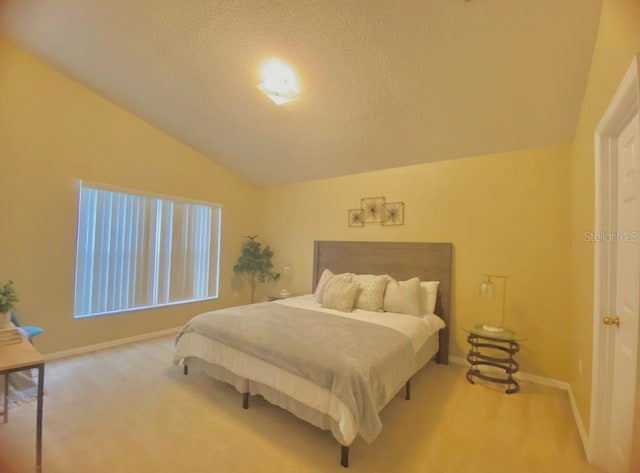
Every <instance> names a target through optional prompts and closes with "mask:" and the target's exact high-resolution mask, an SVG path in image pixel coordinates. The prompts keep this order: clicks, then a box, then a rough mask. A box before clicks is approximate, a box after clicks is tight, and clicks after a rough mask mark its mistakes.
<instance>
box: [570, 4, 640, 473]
mask: <svg viewBox="0 0 640 473" xmlns="http://www.w3.org/2000/svg"><path fill="white" fill-rule="evenodd" d="M638 51H640V1H638V0H605V1H604V3H603V6H602V14H601V18H600V27H599V30H598V38H597V40H596V44H595V48H594V53H593V59H592V63H591V71H590V73H589V79H588V83H587V88H586V91H585V97H584V101H583V105H582V111H581V114H580V119H579V121H578V126H577V128H576V136H575V141H574V145H573V152H572V157H571V175H572V206H571V213H572V226H571V247H572V272H571V277H572V291H571V295H572V298H571V307H572V311H571V325H570V326H569V330H568V331H569V333H571V336H572V352H571V360H570V366H569V368H570V369H569V378H568V379H569V381H570V382H571V386H572V388H573V391H574V394H575V398H576V402H577V405H578V409H579V411H580V415H581V417H582V420H583V422H584V423H585V427H586V428H587V429H588V426H589V415H590V404H591V369H592V350H593V327H592V323H593V251H594V248H593V243H587V242H585V241H583V234H584V232H587V231H593V225H594V204H593V203H594V151H593V136H594V135H593V134H594V130H595V127H596V125H597V124H598V122H599V121H600V118H601V117H602V114H603V113H604V111H605V109H606V108H607V106H608V105H609V102H610V101H611V99H612V97H613V94H614V93H615V91H616V89H617V87H618V85H619V83H620V80H621V79H622V76H623V74H624V73H625V71H626V70H627V68H628V67H629V64H630V63H631V59H632V57H633V56H634V55H635V54H636V53H637V52H638ZM579 359H581V360H582V363H583V374H582V376H579V375H578V372H577V371H578V370H577V368H578V360H579ZM638 366H640V363H639V365H638ZM639 381H640V378H639ZM639 388H640V385H639ZM637 393H638V395H639V396H640V389H638V390H637ZM637 404H638V405H639V406H640V399H639V400H638V402H637ZM638 410H640V408H639V409H637V410H636V411H638ZM639 423H640V422H636V424H639ZM636 439H637V441H638V443H640V425H638V436H637V437H636ZM636 450H638V449H636ZM637 465H638V468H637V470H633V471H640V459H638V463H637Z"/></svg>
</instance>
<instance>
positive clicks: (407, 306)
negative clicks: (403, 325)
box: [382, 278, 422, 316]
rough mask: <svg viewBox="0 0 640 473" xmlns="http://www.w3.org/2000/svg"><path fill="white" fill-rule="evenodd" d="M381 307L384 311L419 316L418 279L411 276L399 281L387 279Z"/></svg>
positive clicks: (420, 313) (420, 311)
mask: <svg viewBox="0 0 640 473" xmlns="http://www.w3.org/2000/svg"><path fill="white" fill-rule="evenodd" d="M382 308H383V310H384V311H385V312H398V313H400V314H408V315H416V316H421V315H422V308H421V307H420V279H419V278H411V279H408V280H406V281H400V282H398V281H396V280H395V279H393V280H391V281H389V282H388V283H387V289H386V291H385V292H384V302H383V304H382Z"/></svg>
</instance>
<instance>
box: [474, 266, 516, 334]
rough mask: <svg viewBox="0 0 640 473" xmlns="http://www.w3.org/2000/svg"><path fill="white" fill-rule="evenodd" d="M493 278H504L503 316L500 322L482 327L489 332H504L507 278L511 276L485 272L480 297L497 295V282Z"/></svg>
mask: <svg viewBox="0 0 640 473" xmlns="http://www.w3.org/2000/svg"><path fill="white" fill-rule="evenodd" d="M493 279H501V280H502V318H501V319H500V323H499V324H498V325H497V326H495V325H483V326H482V328H483V329H484V330H486V331H487V332H496V333H497V332H503V331H504V319H505V310H506V301H507V279H509V276H500V275H497V274H485V275H484V280H483V281H482V284H480V297H486V298H490V297H495V292H496V291H495V284H494V282H493Z"/></svg>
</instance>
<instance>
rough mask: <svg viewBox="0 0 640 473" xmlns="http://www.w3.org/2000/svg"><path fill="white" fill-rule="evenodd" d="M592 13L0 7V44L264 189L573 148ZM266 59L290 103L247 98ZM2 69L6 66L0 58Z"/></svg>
mask: <svg viewBox="0 0 640 473" xmlns="http://www.w3.org/2000/svg"><path fill="white" fill-rule="evenodd" d="M600 7H601V0H471V1H469V0H467V1H465V0H395V1H388V0H270V1H257V0H244V1H243V0H4V1H2V0H0V33H1V34H5V35H6V36H8V37H9V38H11V39H13V41H15V42H16V43H17V44H18V45H20V46H21V47H23V48H24V49H26V50H28V51H31V52H32V53H34V54H35V55H36V56H38V57H40V58H41V59H43V60H44V61H45V62H47V63H49V64H51V65H52V66H53V67H55V68H57V69H59V70H61V71H63V72H64V73H66V74H68V75H69V76H71V77H73V78H75V79H77V80H78V81H80V82H82V83H84V84H85V85H86V86H88V87H89V88H91V89H93V90H95V91H97V92H98V93H99V94H101V95H103V96H104V97H106V98H108V99H109V100H111V101H112V102H114V103H116V104H118V105H119V106H121V107H122V108H124V109H126V110H128V111H130V112H131V113H133V114H135V115H137V116H139V117H141V118H142V119H144V120H146V121H148V122H149V123H151V124H153V125H154V126H156V127H158V128H160V129H162V130H164V131H165V132H167V133H168V134H170V135H172V136H174V137H176V138H177V139H179V140H181V141H183V142H185V143H187V144H188V145H190V146H192V147H193V148H195V149H196V150H198V151H200V152H202V153H203V154H204V155H206V156H208V157H210V158H211V159H213V160H215V161H216V162H218V163H220V164H222V165H223V166H225V167H227V168H229V169H231V170H234V171H236V172H238V173H239V174H242V175H244V176H246V177H247V178H248V179H250V180H251V181H253V182H255V183H257V184H260V185H274V184H279V183H286V182H297V181H304V180H310V179H317V178H324V177H331V176H338V175H345V174H351V173H356V172H363V171H369V170H374V169H382V168H389V167H395V166H403V165H409V164H417V163H424V162H431V161H438V160H444V159H452V158H458V157H463V156H472V155H479V154H483V153H490V152H500V151H508V150H514V149H522V148H531V147H538V146H547V145H553V144H560V143H569V142H571V141H572V139H573V134H574V130H575V126H576V120H577V117H578V113H579V111H580V106H581V103H582V96H583V93H584V89H585V84H586V79H587V75H588V71H589V66H590V61H591V55H592V50H593V45H594V42H595V37H596V34H597V27H598V21H599V15H600ZM270 57H278V58H281V59H283V60H285V61H287V62H288V63H290V64H291V65H292V66H293V67H294V69H295V70H296V71H297V73H298V75H299V77H300V81H301V85H302V91H301V96H300V98H299V99H298V100H297V101H295V102H292V103H289V104H285V105H282V106H277V105H275V104H274V103H273V102H271V101H270V100H269V99H268V98H267V97H265V96H264V95H263V94H262V92H261V91H260V90H259V89H258V88H257V87H256V85H257V83H258V68H259V66H260V65H261V64H262V62H263V61H264V60H265V59H267V58H270ZM0 59H1V58H0Z"/></svg>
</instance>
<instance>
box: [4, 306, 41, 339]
mask: <svg viewBox="0 0 640 473" xmlns="http://www.w3.org/2000/svg"><path fill="white" fill-rule="evenodd" d="M11 322H13V325H15V326H16V327H20V330H22V332H23V333H24V334H25V335H26V336H27V340H29V341H31V339H32V338H33V337H35V336H38V335H40V334H41V333H42V332H44V330H43V329H41V328H40V327H32V326H28V325H27V326H23V325H21V324H20V319H19V318H18V314H16V313H15V312H14V311H11Z"/></svg>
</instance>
